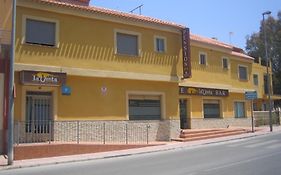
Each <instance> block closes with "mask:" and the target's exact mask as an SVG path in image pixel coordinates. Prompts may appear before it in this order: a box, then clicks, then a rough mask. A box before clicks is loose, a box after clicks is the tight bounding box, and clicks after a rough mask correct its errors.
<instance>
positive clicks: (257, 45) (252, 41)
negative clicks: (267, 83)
mask: <svg viewBox="0 0 281 175" xmlns="http://www.w3.org/2000/svg"><path fill="white" fill-rule="evenodd" d="M264 26H265V31H266V36H267V43H268V55H269V58H270V59H271V61H272V71H273V83H274V85H273V91H274V93H275V94H281V11H279V13H278V15H277V18H274V17H272V16H269V17H268V18H267V19H265V23H264V25H263V21H261V24H260V31H259V32H257V33H253V34H251V35H250V36H247V38H246V40H247V41H246V52H247V53H248V54H249V55H250V56H252V57H254V58H256V59H257V60H258V58H259V57H260V58H262V60H263V61H264V62H266V61H265V46H264Z"/></svg>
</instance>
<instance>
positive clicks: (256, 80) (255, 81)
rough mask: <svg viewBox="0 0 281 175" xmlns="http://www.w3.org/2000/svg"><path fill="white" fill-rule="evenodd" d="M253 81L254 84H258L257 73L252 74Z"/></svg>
mask: <svg viewBox="0 0 281 175" xmlns="http://www.w3.org/2000/svg"><path fill="white" fill-rule="evenodd" d="M253 83H254V85H255V86H258V85H259V76H258V74H254V75H253Z"/></svg>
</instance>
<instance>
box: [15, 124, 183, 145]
mask: <svg viewBox="0 0 281 175" xmlns="http://www.w3.org/2000/svg"><path fill="white" fill-rule="evenodd" d="M179 126H180V122H179V120H160V121H159V120H155V121H55V122H52V123H49V124H48V126H47V127H48V128H49V129H48V130H46V132H45V131H43V132H42V131H40V132H38V131H35V132H29V133H28V132H26V130H25V127H26V124H25V123H24V122H19V123H18V122H15V130H14V133H15V136H14V139H15V143H36V142H76V143H80V142H94V143H99V144H112V143H114V144H115V143H121V144H124V143H125V144H131V143H132V144H133V143H149V142H154V141H169V140H170V139H171V138H174V137H178V134H179V133H180V129H179ZM49 131H50V132H49ZM36 132H37V133H36Z"/></svg>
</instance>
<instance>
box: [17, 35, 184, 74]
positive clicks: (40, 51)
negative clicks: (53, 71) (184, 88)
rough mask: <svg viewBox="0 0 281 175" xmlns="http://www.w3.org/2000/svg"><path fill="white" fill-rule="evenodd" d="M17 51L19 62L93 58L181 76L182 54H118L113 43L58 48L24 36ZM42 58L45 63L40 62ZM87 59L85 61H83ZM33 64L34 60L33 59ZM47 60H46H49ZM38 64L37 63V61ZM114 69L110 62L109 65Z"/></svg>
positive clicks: (98, 60)
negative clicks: (30, 41)
mask: <svg viewBox="0 0 281 175" xmlns="http://www.w3.org/2000/svg"><path fill="white" fill-rule="evenodd" d="M16 53H17V54H18V55H17V58H16V61H18V62H26V61H28V60H24V59H26V58H30V56H31V57H32V58H36V59H37V58H38V63H37V64H44V62H43V63H42V57H44V60H45V61H47V62H48V64H52V65H57V66H59V65H67V64H68V63H67V62H66V61H67V60H71V61H73V60H77V61H79V63H81V64H82V65H83V64H87V63H90V62H91V61H95V62H100V63H107V62H110V63H111V64H114V63H125V64H136V65H139V64H141V65H149V66H157V67H159V68H169V69H171V70H172V71H171V75H177V72H176V70H177V64H178V61H179V56H178V55H177V54H172V55H171V54H170V55H168V54H158V53H155V52H148V51H142V52H141V56H140V57H139V56H133V57H132V56H125V55H118V54H115V49H114V47H112V46H106V45H100V46H98V45H93V44H91V43H60V44H59V47H58V48H54V47H48V46H35V45H31V44H21V41H20V39H17V41H16ZM40 61H41V62H40ZM83 62H85V63H83ZM32 63H33V62H32ZM45 63H46V62H45ZM35 64H36V63H35ZM108 68H110V65H108Z"/></svg>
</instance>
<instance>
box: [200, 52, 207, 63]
mask: <svg viewBox="0 0 281 175" xmlns="http://www.w3.org/2000/svg"><path fill="white" fill-rule="evenodd" d="M199 64H201V65H207V54H205V53H200V54H199Z"/></svg>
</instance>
